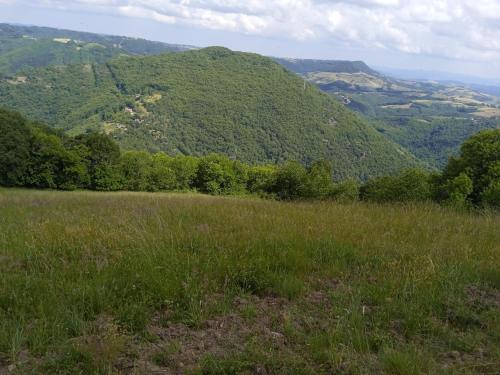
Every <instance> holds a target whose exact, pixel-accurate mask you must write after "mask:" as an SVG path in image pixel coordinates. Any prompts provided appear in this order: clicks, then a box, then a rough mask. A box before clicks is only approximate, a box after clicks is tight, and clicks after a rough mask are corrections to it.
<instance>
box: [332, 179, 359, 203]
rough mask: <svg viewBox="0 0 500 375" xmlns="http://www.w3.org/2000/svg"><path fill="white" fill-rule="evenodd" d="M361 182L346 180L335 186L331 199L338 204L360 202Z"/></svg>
mask: <svg viewBox="0 0 500 375" xmlns="http://www.w3.org/2000/svg"><path fill="white" fill-rule="evenodd" d="M359 189H360V185H359V182H357V181H355V180H346V181H343V182H339V183H336V184H334V185H333V187H332V190H331V193H330V197H331V198H332V199H334V200H336V201H338V202H354V201H357V200H359Z"/></svg>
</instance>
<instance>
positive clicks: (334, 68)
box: [274, 58, 380, 76]
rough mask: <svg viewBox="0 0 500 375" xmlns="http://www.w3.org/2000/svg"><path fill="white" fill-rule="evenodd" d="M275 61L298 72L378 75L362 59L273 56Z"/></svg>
mask: <svg viewBox="0 0 500 375" xmlns="http://www.w3.org/2000/svg"><path fill="white" fill-rule="evenodd" d="M274 60H275V61H276V62H278V63H280V64H281V65H283V66H284V67H285V68H287V69H288V70H291V71H292V72H295V73H298V74H307V73H315V72H327V73H350V74H353V73H365V74H369V75H373V76H380V73H378V72H376V71H375V70H373V69H372V68H370V67H369V66H368V65H366V64H365V63H364V62H363V61H347V60H314V59H289V58H275V59H274Z"/></svg>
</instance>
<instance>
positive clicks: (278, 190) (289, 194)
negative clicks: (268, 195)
mask: <svg viewBox="0 0 500 375" xmlns="http://www.w3.org/2000/svg"><path fill="white" fill-rule="evenodd" d="M308 185H309V181H308V176H307V170H306V169H305V168H304V167H303V166H302V165H301V164H300V163H297V162H292V161H291V162H288V163H285V164H283V165H281V166H279V167H278V170H277V171H276V177H275V179H274V186H273V187H272V189H271V192H273V193H274V194H276V196H277V197H278V198H279V199H284V200H290V199H298V198H304V197H306V196H307V191H308V190H307V189H308V187H309V186H308Z"/></svg>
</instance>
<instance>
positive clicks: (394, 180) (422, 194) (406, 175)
mask: <svg viewBox="0 0 500 375" xmlns="http://www.w3.org/2000/svg"><path fill="white" fill-rule="evenodd" d="M361 196H362V198H363V199H365V200H369V201H374V202H409V201H426V200H430V199H431V196H432V186H431V180H430V176H429V174H428V173H427V172H425V171H423V170H421V169H408V170H405V171H402V172H401V173H399V174H397V175H393V176H383V177H378V178H374V179H372V180H370V181H368V182H367V183H366V184H365V185H363V186H362V188H361Z"/></svg>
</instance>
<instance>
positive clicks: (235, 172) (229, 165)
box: [195, 154, 246, 195]
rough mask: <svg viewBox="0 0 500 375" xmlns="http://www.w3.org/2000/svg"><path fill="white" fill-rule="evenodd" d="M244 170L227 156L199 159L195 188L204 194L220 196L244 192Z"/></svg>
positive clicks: (211, 156) (243, 167)
mask: <svg viewBox="0 0 500 375" xmlns="http://www.w3.org/2000/svg"><path fill="white" fill-rule="evenodd" d="M245 184H246V168H245V166H244V165H243V164H242V163H240V162H238V161H234V160H231V159H229V158H228V157H227V156H223V155H218V154H211V155H208V156H205V157H203V158H201V160H200V163H199V164H198V170H197V172H196V180H195V187H196V188H197V189H198V190H199V191H201V192H204V193H208V194H214V195H220V194H231V193H239V192H242V191H244V187H245Z"/></svg>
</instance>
